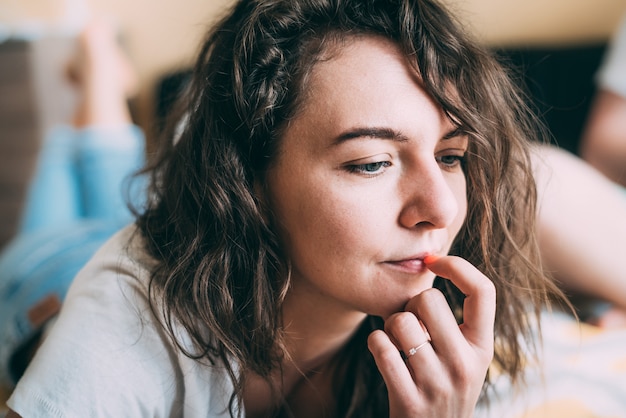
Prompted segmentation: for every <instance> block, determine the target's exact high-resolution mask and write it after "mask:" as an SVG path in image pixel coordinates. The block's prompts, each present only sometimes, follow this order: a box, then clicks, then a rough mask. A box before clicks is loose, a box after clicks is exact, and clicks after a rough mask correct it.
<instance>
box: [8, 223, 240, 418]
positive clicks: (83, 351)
mask: <svg viewBox="0 0 626 418" xmlns="http://www.w3.org/2000/svg"><path fill="white" fill-rule="evenodd" d="M135 232H137V231H136V229H135V227H127V228H125V229H124V230H122V231H120V232H119V233H117V234H116V235H115V236H114V237H113V238H112V239H111V240H109V242H107V243H106V244H105V245H104V246H103V247H102V248H101V249H100V250H99V251H98V252H97V253H96V255H95V256H94V258H93V259H92V260H91V261H90V262H89V263H88V264H87V265H86V266H85V268H84V269H83V270H82V271H81V272H80V273H79V275H78V276H77V277H76V279H75V281H74V283H73V284H72V286H71V288H70V290H69V292H68V295H67V298H66V300H65V302H64V305H63V309H62V311H61V314H60V316H59V318H58V320H57V322H56V324H55V325H54V326H53V328H52V330H51V332H50V334H49V336H48V337H47V338H46V340H45V342H44V344H43V345H42V347H41V348H40V349H39V350H38V352H37V355H36V356H35V358H34V359H33V361H32V363H31V364H30V366H29V367H28V369H27V371H26V373H25V375H24V376H23V378H22V379H21V380H20V382H19V383H18V385H17V387H16V389H15V391H14V392H13V394H12V396H11V398H10V399H9V401H8V405H9V407H11V408H12V409H13V410H15V411H16V412H17V413H18V414H20V415H22V416H23V417H28V418H36V417H46V418H48V417H77V418H78V417H80V418H85V417H182V416H184V417H203V418H204V417H225V416H229V412H228V403H229V400H230V396H231V394H232V390H233V387H232V383H231V381H230V379H229V378H228V376H227V374H226V371H225V369H224V368H223V367H219V366H206V365H203V364H201V363H199V362H197V361H194V360H191V359H190V358H188V357H186V356H185V355H184V354H182V353H181V352H180V350H178V349H177V348H176V346H175V345H174V344H173V343H172V341H171V340H170V338H169V337H168V335H167V334H166V333H165V332H164V331H163V329H162V328H161V327H160V326H159V325H157V324H156V319H155V318H154V317H153V315H152V313H151V310H150V308H149V306H148V302H147V283H148V270H147V266H148V264H149V258H148V257H147V256H146V255H145V254H144V253H143V251H142V250H141V238H140V235H139V233H135ZM134 233H135V234H134ZM178 332H179V334H180V336H181V337H182V338H183V341H188V338H187V339H185V338H184V336H185V335H186V334H185V333H184V332H183V330H178Z"/></svg>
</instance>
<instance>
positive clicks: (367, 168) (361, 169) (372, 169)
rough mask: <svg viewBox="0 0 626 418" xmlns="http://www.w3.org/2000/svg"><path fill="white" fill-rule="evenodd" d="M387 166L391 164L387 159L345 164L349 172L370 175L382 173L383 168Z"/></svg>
mask: <svg viewBox="0 0 626 418" xmlns="http://www.w3.org/2000/svg"><path fill="white" fill-rule="evenodd" d="M389 166H391V162H389V161H377V162H374V163H367V164H351V165H348V166H347V169H348V171H349V172H351V173H360V174H367V175H372V174H380V173H382V172H383V171H384V169H385V168H387V167H389Z"/></svg>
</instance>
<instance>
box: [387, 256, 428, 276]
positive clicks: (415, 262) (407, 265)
mask: <svg viewBox="0 0 626 418" xmlns="http://www.w3.org/2000/svg"><path fill="white" fill-rule="evenodd" d="M385 264H387V265H388V266H391V267H393V268H394V269H396V270H400V271H402V272H405V273H412V274H415V273H422V272H423V271H424V270H426V265H425V264H424V262H423V261H422V260H420V259H412V260H402V261H388V262H386V263H385Z"/></svg>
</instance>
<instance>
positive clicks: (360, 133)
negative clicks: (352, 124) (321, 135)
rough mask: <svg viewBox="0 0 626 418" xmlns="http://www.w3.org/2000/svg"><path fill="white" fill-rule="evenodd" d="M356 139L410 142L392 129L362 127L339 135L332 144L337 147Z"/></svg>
mask: <svg viewBox="0 0 626 418" xmlns="http://www.w3.org/2000/svg"><path fill="white" fill-rule="evenodd" d="M356 138H373V139H388V140H391V141H398V142H406V141H408V140H409V139H408V138H407V137H406V136H405V135H404V134H402V133H400V132H398V131H395V130H393V129H391V128H379V127H361V128H352V129H350V130H348V131H346V132H343V133H342V134H340V135H338V136H337V137H336V138H335V140H334V141H333V142H332V144H331V146H336V145H339V144H342V143H344V142H346V141H349V140H351V139H356Z"/></svg>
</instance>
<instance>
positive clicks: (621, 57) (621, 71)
mask: <svg viewBox="0 0 626 418" xmlns="http://www.w3.org/2000/svg"><path fill="white" fill-rule="evenodd" d="M597 79H598V84H599V85H600V87H602V88H604V89H606V90H610V91H612V92H614V93H616V94H619V95H621V96H623V97H626V16H625V17H624V19H623V20H622V23H621V25H620V27H619V29H618V31H617V32H616V33H615V35H614V36H613V39H612V40H611V44H610V46H609V49H608V50H607V52H606V55H605V58H604V61H603V63H602V66H601V67H600V70H599V72H598V75H597Z"/></svg>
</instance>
